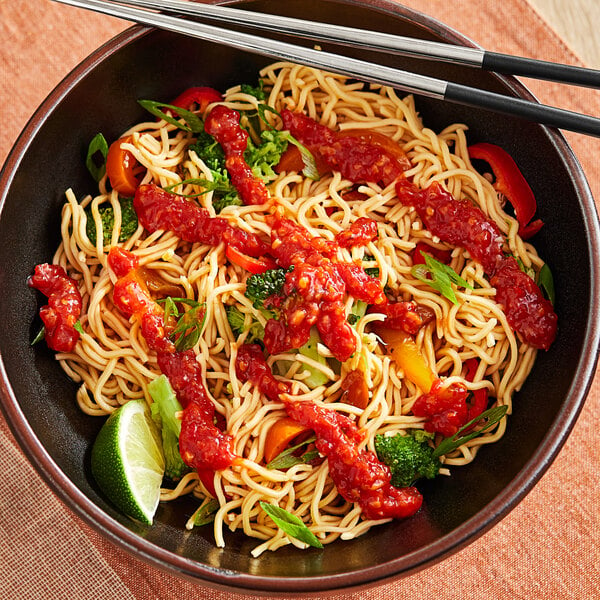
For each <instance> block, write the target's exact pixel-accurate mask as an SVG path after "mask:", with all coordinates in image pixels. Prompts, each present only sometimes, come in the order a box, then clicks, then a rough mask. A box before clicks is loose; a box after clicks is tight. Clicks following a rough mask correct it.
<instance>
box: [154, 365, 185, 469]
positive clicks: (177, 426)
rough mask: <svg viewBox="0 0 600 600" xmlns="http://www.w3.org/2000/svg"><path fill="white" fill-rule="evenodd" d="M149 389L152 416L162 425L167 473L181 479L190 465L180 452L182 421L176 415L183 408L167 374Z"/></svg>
mask: <svg viewBox="0 0 600 600" xmlns="http://www.w3.org/2000/svg"><path fill="white" fill-rule="evenodd" d="M148 391H149V392H150V396H152V400H153V401H154V402H153V403H152V405H151V406H150V409H151V412H152V418H153V419H154V422H155V423H156V424H157V425H158V426H159V427H160V430H161V434H162V444H163V452H164V455H165V475H166V476H167V477H170V478H171V479H179V478H181V477H182V476H183V475H184V474H185V473H186V472H187V471H188V466H187V465H186V464H185V463H184V462H183V459H182V458H181V454H180V453H179V434H180V433H181V421H180V420H179V419H178V418H177V417H176V416H175V414H176V413H177V412H179V411H181V410H183V409H182V408H181V404H179V401H178V400H177V397H176V396H175V392H174V391H173V388H172V387H171V384H170V383H169V380H168V379H167V378H166V376H165V375H161V376H160V377H158V378H157V379H155V380H154V381H152V382H151V383H150V385H149V386H148Z"/></svg>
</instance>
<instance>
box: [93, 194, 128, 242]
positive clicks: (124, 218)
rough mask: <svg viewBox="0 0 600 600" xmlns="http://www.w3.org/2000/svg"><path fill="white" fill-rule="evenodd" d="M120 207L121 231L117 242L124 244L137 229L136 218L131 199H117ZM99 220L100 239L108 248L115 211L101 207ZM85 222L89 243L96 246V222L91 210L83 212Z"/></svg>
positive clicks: (108, 207) (107, 207)
mask: <svg viewBox="0 0 600 600" xmlns="http://www.w3.org/2000/svg"><path fill="white" fill-rule="evenodd" d="M119 204H120V205H121V231H120V233H119V240H118V241H119V242H126V241H127V240H128V239H129V238H130V237H131V236H132V235H133V234H134V233H135V232H136V230H137V228H138V218H137V214H136V212H135V209H134V208H133V199H132V198H119ZM98 212H99V213H100V220H101V223H102V239H103V241H104V245H105V246H108V245H109V244H110V241H111V238H112V232H113V229H114V226H115V211H114V210H113V207H112V206H103V207H101V208H99V209H98ZM85 214H86V217H87V222H86V226H85V232H86V234H87V236H88V239H89V240H90V242H91V243H92V244H94V245H96V241H97V239H98V237H97V232H96V222H95V221H94V217H93V215H92V211H91V209H89V208H88V209H87V210H86V211H85Z"/></svg>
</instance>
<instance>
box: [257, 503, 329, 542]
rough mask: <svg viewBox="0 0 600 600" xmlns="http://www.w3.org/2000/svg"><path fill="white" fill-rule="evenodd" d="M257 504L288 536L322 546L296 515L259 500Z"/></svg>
mask: <svg viewBox="0 0 600 600" xmlns="http://www.w3.org/2000/svg"><path fill="white" fill-rule="evenodd" d="M259 504H260V507H261V508H262V509H263V510H264V511H265V512H266V513H267V514H268V515H269V517H271V519H273V521H275V524H276V525H277V527H279V529H281V530H282V531H284V532H285V533H287V534H288V535H289V536H290V537H293V538H296V539H297V540H300V541H301V542H304V543H305V544H308V545H309V546H312V547H313V548H322V547H323V544H321V542H320V541H319V540H318V539H317V537H316V536H315V534H314V533H313V532H312V531H311V530H310V529H309V528H308V527H307V526H306V525H305V524H304V523H303V521H302V520H301V519H299V518H298V517H297V516H296V515H293V514H291V513H289V512H288V511H287V510H285V509H283V508H280V507H279V506H275V505H273V504H268V503H267V502H263V501H260V502H259Z"/></svg>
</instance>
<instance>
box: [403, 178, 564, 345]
mask: <svg viewBox="0 0 600 600" xmlns="http://www.w3.org/2000/svg"><path fill="white" fill-rule="evenodd" d="M396 192H397V194H398V197H399V198H400V200H401V202H402V203H403V204H408V205H411V206H414V207H415V209H416V210H417V213H418V214H419V216H420V217H421V220H422V221H423V223H424V224H425V226H426V227H427V229H429V231H431V233H433V234H435V235H437V236H438V237H439V238H440V239H441V240H442V241H444V242H448V243H450V244H454V245H456V246H461V247H463V248H465V249H466V250H468V252H469V254H470V255H471V256H472V257H473V258H474V259H475V260H476V261H477V262H479V263H480V264H481V265H482V266H483V268H484V269H485V272H486V273H487V274H488V275H489V276H490V283H491V285H492V286H494V287H495V288H496V300H497V301H498V303H499V304H501V305H502V306H503V308H504V312H505V313H506V318H507V320H508V323H509V324H510V325H511V327H513V328H514V329H515V331H517V332H518V333H519V334H520V336H521V338H522V339H523V340H524V341H525V342H527V343H528V344H530V345H531V346H533V347H535V348H542V349H544V350H547V349H548V348H549V347H550V345H551V344H552V342H553V341H554V338H555V337H556V325H557V317H556V313H555V312H554V308H553V306H552V304H551V302H549V301H548V300H546V299H545V298H544V296H543V294H542V292H541V290H540V289H539V287H538V286H537V285H536V284H535V282H534V281H533V280H532V279H531V278H530V277H529V276H528V275H527V274H526V273H524V272H523V271H521V269H520V268H519V265H518V263H517V261H516V260H515V259H514V258H513V257H506V256H504V253H503V252H502V244H503V239H502V234H501V232H500V231H499V229H498V228H497V226H496V225H495V224H494V223H493V222H492V221H490V220H489V219H488V218H487V217H486V216H485V215H484V214H483V212H482V211H481V210H480V209H479V208H477V207H475V206H473V205H472V204H471V203H469V202H467V201H466V200H455V199H454V198H453V197H452V195H451V194H450V193H449V192H447V191H445V190H443V189H442V188H441V187H440V186H439V185H438V184H433V185H431V186H430V187H429V188H427V189H425V190H420V189H419V188H417V187H416V186H415V185H414V184H412V183H410V182H409V181H407V180H400V181H399V182H398V183H397V184H396Z"/></svg>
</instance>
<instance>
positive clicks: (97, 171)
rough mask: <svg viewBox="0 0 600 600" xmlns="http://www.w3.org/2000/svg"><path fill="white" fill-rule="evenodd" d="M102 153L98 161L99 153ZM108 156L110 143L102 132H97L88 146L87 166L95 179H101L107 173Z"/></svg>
mask: <svg viewBox="0 0 600 600" xmlns="http://www.w3.org/2000/svg"><path fill="white" fill-rule="evenodd" d="M98 152H99V153H100V156H101V157H102V159H101V160H99V161H96V160H95V157H96V155H97V153H98ZM107 156H108V143H107V142H106V139H105V138H104V136H103V135H102V134H101V133H97V134H96V135H95V136H94V137H93V138H92V141H91V142H90V145H89V146H88V151H87V156H86V159H85V166H86V167H87V169H88V171H89V172H90V175H91V176H92V177H93V178H94V181H100V180H101V179H102V178H103V177H104V174H105V173H106V157H107Z"/></svg>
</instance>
